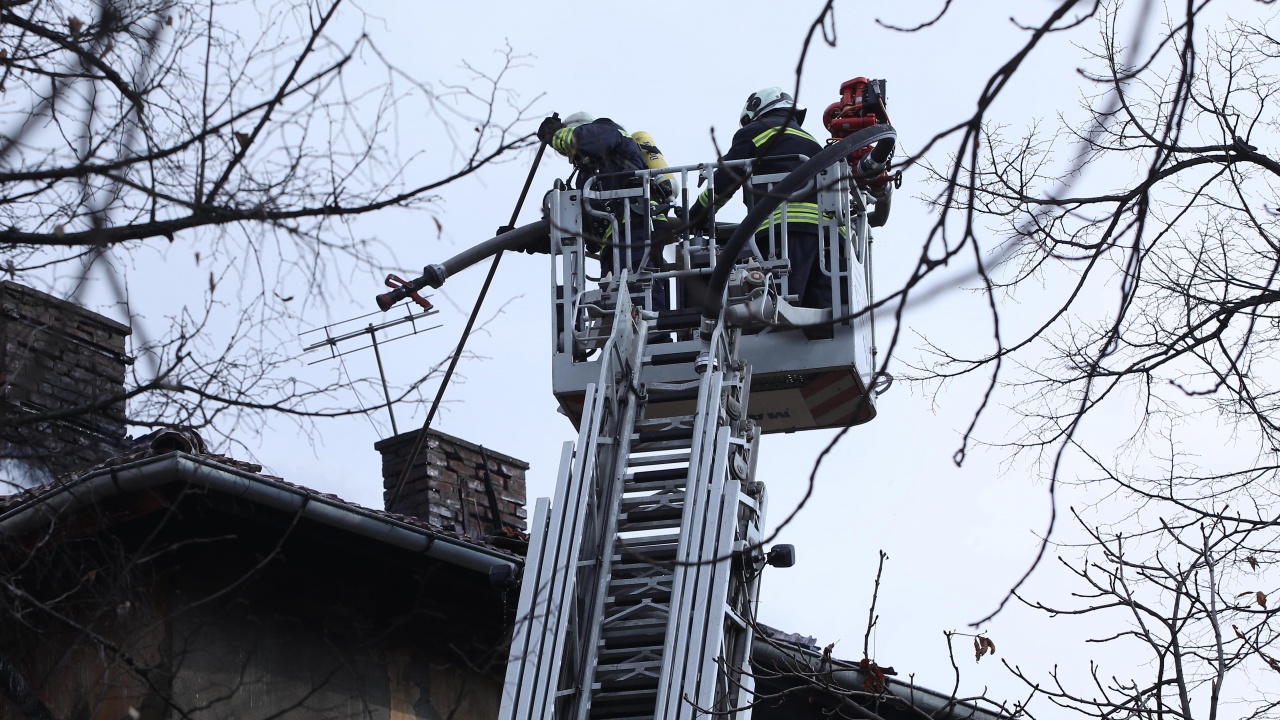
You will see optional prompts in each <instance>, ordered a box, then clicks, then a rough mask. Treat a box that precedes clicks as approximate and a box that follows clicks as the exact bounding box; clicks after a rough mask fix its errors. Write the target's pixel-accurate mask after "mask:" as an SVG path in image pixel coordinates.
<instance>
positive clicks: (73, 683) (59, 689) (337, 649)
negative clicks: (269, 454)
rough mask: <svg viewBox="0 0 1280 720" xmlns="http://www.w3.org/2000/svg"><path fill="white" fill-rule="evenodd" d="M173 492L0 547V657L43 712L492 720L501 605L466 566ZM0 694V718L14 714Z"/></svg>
mask: <svg viewBox="0 0 1280 720" xmlns="http://www.w3.org/2000/svg"><path fill="white" fill-rule="evenodd" d="M175 493H177V496H176V497H175V496H174V495H166V496H152V497H144V496H141V495H140V496H131V497H126V498H119V499H118V502H116V503H114V504H112V505H109V506H108V505H103V506H99V507H98V508H95V512H94V516H95V518H97V519H96V520H95V521H94V523H89V522H87V518H86V517H85V516H84V515H83V514H82V515H81V516H79V517H77V518H76V519H75V520H74V521H73V522H72V523H70V525H64V527H65V528H67V529H68V530H70V532H72V534H74V535H77V536H78V537H75V538H65V537H64V538H63V539H61V540H59V541H57V542H53V543H47V542H40V540H41V538H34V539H33V542H32V543H30V544H29V546H28V547H26V548H18V547H17V546H16V545H10V546H9V547H7V548H0V575H4V576H5V577H7V578H9V579H10V581H11V582H13V583H15V584H16V586H17V587H20V588H21V589H22V591H23V595H22V596H20V597H19V596H15V595H13V594H7V595H4V596H0V610H3V612H4V617H5V618H6V622H4V623H0V653H3V654H4V655H7V659H8V660H9V661H10V662H11V664H12V666H13V667H16V668H18V670H19V671H20V674H21V675H22V677H23V678H24V680H25V682H26V684H28V685H29V686H30V687H31V688H32V689H33V690H34V691H35V693H36V694H37V695H38V697H39V698H40V699H41V701H42V702H44V704H45V705H46V706H47V707H48V709H49V710H50V711H51V715H52V717H54V718H59V720H62V719H66V720H121V719H123V718H133V719H134V720H170V719H173V718H181V717H187V718H191V719H193V720H231V719H232V718H234V719H236V720H257V719H261V720H267V719H268V718H270V719H272V720H313V719H315V718H331V719H333V720H338V719H347V718H350V719H353V720H354V719H355V718H363V719H371V720H443V719H444V718H453V719H455V720H492V718H494V717H496V715H497V703H498V701H499V697H500V693H501V687H502V671H503V669H504V663H505V658H506V655H505V646H506V633H507V631H508V625H507V612H508V601H510V602H514V600H513V599H508V598H504V596H503V593H502V591H501V590H498V589H495V588H494V587H493V586H492V585H491V584H490V582H489V578H488V577H487V576H485V575H484V574H483V573H477V572H474V571H471V570H466V569H463V568H458V567H456V566H451V565H446V564H442V563H439V562H438V561H435V560H432V559H430V558H427V557H424V556H422V555H421V554H417V553H411V552H409V551H406V550H402V549H398V548H395V547H392V546H388V545H386V544H383V543H379V542H376V541H373V540H370V539H367V538H360V537H356V536H351V535H348V534H345V533H339V532H335V531H334V530H332V529H331V528H328V527H327V526H320V525H312V524H309V521H301V522H298V523H294V522H293V517H292V515H289V514H287V513H282V512H280V511H274V510H269V509H265V508H261V507H259V506H253V505H247V504H244V503H240V502H236V501H233V500H229V499H227V498H219V497H215V496H211V495H204V494H196V495H192V494H181V493H180V492H179V491H177V490H175ZM122 518H123V522H121V519H122ZM129 518H133V519H129ZM99 521H100V522H106V523H109V524H110V526H111V529H110V530H107V531H103V530H92V529H91V528H90V527H89V525H91V524H96V523H97V522H99ZM72 528H84V530H87V532H83V531H81V530H77V529H72ZM59 534H60V535H65V534H66V533H65V532H63V533H59ZM42 537H43V536H42ZM144 558H145V559H144ZM55 613H56V614H55ZM4 697H5V695H4V693H2V692H0V720H21V719H22V718H24V715H23V714H22V713H21V712H20V711H19V710H18V709H17V708H16V707H15V706H14V705H13V704H12V703H10V702H7V701H6V700H5V699H4Z"/></svg>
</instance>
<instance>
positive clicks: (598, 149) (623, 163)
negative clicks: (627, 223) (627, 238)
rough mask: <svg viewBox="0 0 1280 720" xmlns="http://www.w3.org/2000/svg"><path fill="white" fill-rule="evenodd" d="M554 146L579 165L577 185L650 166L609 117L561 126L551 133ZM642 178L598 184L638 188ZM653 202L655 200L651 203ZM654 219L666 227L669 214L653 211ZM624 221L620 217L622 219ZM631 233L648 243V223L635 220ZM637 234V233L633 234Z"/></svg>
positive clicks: (608, 179)
mask: <svg viewBox="0 0 1280 720" xmlns="http://www.w3.org/2000/svg"><path fill="white" fill-rule="evenodd" d="M551 147H552V149H554V150H555V151H556V152H558V153H560V154H561V155H564V156H565V157H567V158H569V162H571V163H573V165H574V167H576V168H578V187H579V188H581V187H582V186H583V184H585V183H586V181H587V180H588V179H590V178H593V177H595V176H596V175H610V174H612V173H628V172H634V171H636V170H643V169H645V168H647V167H648V164H647V163H645V160H644V155H643V154H641V152H640V146H639V145H637V144H636V141H635V140H632V139H631V136H630V135H628V134H627V131H626V130H623V129H622V126H621V125H619V124H618V123H616V122H614V121H612V120H610V119H609V118H600V119H598V120H595V121H593V122H590V123H587V124H586V125H579V126H578V127H576V128H560V129H559V130H557V131H556V133H555V135H553V136H551ZM638 182H639V181H638V180H637V179H636V178H634V177H630V176H626V175H620V176H617V177H605V178H603V179H601V181H600V183H599V184H598V187H599V188H600V189H601V190H622V189H625V188H628V187H638V185H637V183H638ZM650 204H651V205H652V204H653V203H650ZM632 210H633V211H634V212H637V213H639V214H640V215H641V217H643V216H644V213H643V211H641V210H640V209H639V208H637V207H636V206H635V204H634V203H633V204H632ZM650 215H652V218H651V220H652V222H655V223H659V222H661V223H663V227H665V223H666V217H665V216H662V215H659V214H656V213H654V212H653V211H652V210H651V211H650ZM619 221H621V218H620V219H619ZM633 222H634V223H635V224H634V225H633V228H634V229H633V230H632V232H638V233H640V237H639V238H638V239H639V240H640V241H641V242H646V243H647V242H648V227H647V223H645V222H643V221H640V220H635V219H633ZM612 233H613V228H611V227H609V228H606V229H604V230H603V235H604V240H605V242H606V243H607V242H608V241H609V237H610V235H612ZM633 237H634V236H633Z"/></svg>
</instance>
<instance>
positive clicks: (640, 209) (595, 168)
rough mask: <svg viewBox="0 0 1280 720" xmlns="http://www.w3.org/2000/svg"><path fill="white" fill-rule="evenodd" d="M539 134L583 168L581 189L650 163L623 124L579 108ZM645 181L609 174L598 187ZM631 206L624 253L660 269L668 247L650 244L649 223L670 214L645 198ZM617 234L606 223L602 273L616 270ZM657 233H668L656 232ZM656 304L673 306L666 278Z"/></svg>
mask: <svg viewBox="0 0 1280 720" xmlns="http://www.w3.org/2000/svg"><path fill="white" fill-rule="evenodd" d="M538 139H540V140H542V141H543V142H545V143H547V144H549V145H550V146H551V147H552V149H553V150H555V151H556V152H558V153H560V154H561V155H564V156H565V157H567V158H569V162H571V163H573V166H574V167H575V168H577V170H578V181H577V186H578V187H579V188H581V187H582V186H583V184H584V183H586V181H587V180H588V179H590V178H592V177H595V176H596V175H610V174H613V173H627V172H633V171H636V170H644V169H646V168H648V165H647V164H646V161H645V158H644V155H643V154H642V153H641V151H640V147H639V145H637V144H636V142H635V140H633V139H632V138H631V136H630V135H628V134H627V131H626V130H623V129H622V126H620V125H618V124H617V123H616V122H614V121H612V120H610V119H608V118H600V119H595V118H593V117H592V116H591V115H589V114H587V113H584V112H578V113H574V114H572V115H570V116H568V117H566V118H565V119H564V121H563V122H561V120H560V119H559V118H558V117H555V116H552V117H549V118H547V119H546V120H543V121H542V125H541V126H540V127H539V128H538ZM639 182H640V181H639V179H637V178H632V177H627V176H619V177H606V178H604V179H602V180H601V182H600V183H599V184H598V186H597V187H598V189H600V190H623V189H626V188H629V187H638V183H639ZM628 205H629V207H630V208H631V212H630V221H631V242H630V247H629V248H626V249H624V252H623V256H624V257H628V258H629V259H630V267H629V268H628V270H630V271H632V272H634V271H636V270H640V269H642V268H643V269H645V270H651V271H652V270H657V269H658V259H659V258H660V257H661V252H662V251H661V248H660V247H652V248H651V247H650V233H649V224H650V220H651V219H652V220H653V221H655V224H657V223H658V222H661V223H662V224H663V226H664V227H665V224H666V223H665V221H666V217H665V216H664V215H656V216H652V217H651V210H650V208H648V207H646V206H645V203H644V202H642V201H641V202H637V201H634V200H633V201H632V202H630V203H628ZM610 209H611V211H613V212H614V217H615V218H617V225H618V232H619V233H625V231H626V230H625V228H626V225H625V223H626V220H627V218H626V213H623V212H621V211H620V208H616V207H615V208H610ZM612 233H613V228H612V227H607V228H605V229H604V230H603V232H602V233H601V240H602V241H603V247H602V248H601V250H600V272H601V274H602V275H607V274H609V273H611V272H613V271H614V270H615V268H614V252H613V250H614V248H613V247H612V245H613V244H614V242H613V241H614V238H613V237H611V236H612ZM654 234H655V235H661V234H662V233H661V232H660V231H655V233H654ZM651 309H654V310H665V309H667V288H666V282H665V281H655V282H654V283H653V307H652V308H651ZM653 341H654V340H653V339H651V340H650V342H653Z"/></svg>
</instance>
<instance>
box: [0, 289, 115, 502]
mask: <svg viewBox="0 0 1280 720" xmlns="http://www.w3.org/2000/svg"><path fill="white" fill-rule="evenodd" d="M129 333H130V330H129V328H128V327H126V326H124V325H121V324H120V323H118V322H116V321H114V320H111V319H110V318H106V317H103V316H102V315H98V314H97V313H92V312H89V311H88V310H85V309H84V308H81V307H78V306H76V305H74V304H72V303H69V302H66V301H65V300H60V299H58V298H56V297H53V296H52V295H47V294H45V293H42V292H39V291H36V290H32V289H31V288H27V287H23V286H21V285H17V284H15V283H12V282H8V281H5V282H0V459H2V460H4V461H6V465H7V469H9V470H10V472H9V473H7V476H9V477H11V478H12V477H20V476H21V475H24V474H25V475H27V478H26V483H24V484H33V481H34V482H43V481H46V480H48V479H52V477H56V476H57V475H60V474H63V473H67V472H71V471H75V470H79V469H83V468H86V467H89V466H92V465H95V464H97V463H100V462H102V461H103V460H106V459H107V458H109V457H111V456H113V455H116V454H118V453H119V452H120V450H121V446H122V443H123V441H124V437H125V424H124V421H125V403H124V401H123V400H118V401H116V402H107V403H102V401H103V400H106V399H110V398H112V397H119V396H120V394H121V393H122V392H123V390H124V379H125V370H126V367H127V366H128V364H129V363H130V362H131V360H130V359H129V357H128V356H127V355H125V344H124V342H125V341H124V339H125V337H127V336H128V335H129ZM56 411H69V412H68V413H67V414H66V415H65V416H63V417H59V418H56V419H49V420H45V421H41V422H36V423H24V422H22V420H23V419H24V418H28V417H31V416H34V415H39V414H44V413H49V412H56ZM15 466H16V467H15ZM23 470H25V471H26V472H25V473H23V472H22V471H23ZM19 483H22V481H21V480H19ZM13 489H14V488H12V487H0V492H11V491H12V490H13Z"/></svg>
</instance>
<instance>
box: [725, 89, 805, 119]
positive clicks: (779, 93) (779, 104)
mask: <svg viewBox="0 0 1280 720" xmlns="http://www.w3.org/2000/svg"><path fill="white" fill-rule="evenodd" d="M794 107H796V101H795V98H793V97H791V93H789V92H787V91H785V90H783V89H782V88H780V87H767V88H765V89H763V90H757V91H755V92H753V93H751V95H749V96H748V97H747V102H746V103H744V104H743V106H742V114H741V115H739V116H738V124H739V125H743V126H745V125H747V124H748V123H751V122H755V121H756V120H757V119H759V117H760V116H761V115H764V114H765V113H767V112H770V111H772V110H785V109H786V108H794ZM804 113H805V111H804V109H803V108H796V119H797V120H798V121H799V122H804Z"/></svg>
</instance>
